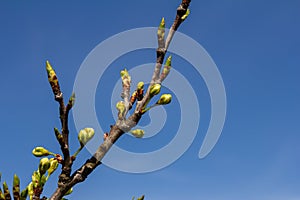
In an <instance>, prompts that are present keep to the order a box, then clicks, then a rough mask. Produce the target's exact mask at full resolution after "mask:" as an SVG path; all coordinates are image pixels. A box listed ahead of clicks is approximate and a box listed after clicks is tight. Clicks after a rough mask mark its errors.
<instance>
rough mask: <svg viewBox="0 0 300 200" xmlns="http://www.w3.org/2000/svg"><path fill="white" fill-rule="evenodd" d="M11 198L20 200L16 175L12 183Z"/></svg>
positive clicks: (18, 180)
mask: <svg viewBox="0 0 300 200" xmlns="http://www.w3.org/2000/svg"><path fill="white" fill-rule="evenodd" d="M13 196H14V199H20V179H19V177H18V176H17V175H16V174H15V175H14V181H13Z"/></svg>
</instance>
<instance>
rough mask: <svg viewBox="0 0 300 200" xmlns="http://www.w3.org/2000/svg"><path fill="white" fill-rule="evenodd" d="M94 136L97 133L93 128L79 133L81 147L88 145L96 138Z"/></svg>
mask: <svg viewBox="0 0 300 200" xmlns="http://www.w3.org/2000/svg"><path fill="white" fill-rule="evenodd" d="M94 135H95V131H94V129H93V128H84V129H81V130H80V131H79V133H78V140H79V143H80V145H81V147H83V146H84V145H86V143H88V142H89V141H90V140H91V139H92V138H93V137H94Z"/></svg>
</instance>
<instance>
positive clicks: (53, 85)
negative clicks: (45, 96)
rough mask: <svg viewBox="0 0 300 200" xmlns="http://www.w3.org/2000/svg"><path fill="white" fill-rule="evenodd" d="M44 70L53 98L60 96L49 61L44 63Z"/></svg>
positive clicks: (56, 80)
mask: <svg viewBox="0 0 300 200" xmlns="http://www.w3.org/2000/svg"><path fill="white" fill-rule="evenodd" d="M46 70H47V74H48V81H49V83H50V85H51V88H52V91H53V93H54V95H55V96H57V95H60V94H61V92H60V88H59V83H58V79H57V76H56V73H55V71H54V70H53V68H52V66H51V65H50V63H49V61H48V60H47V61H46Z"/></svg>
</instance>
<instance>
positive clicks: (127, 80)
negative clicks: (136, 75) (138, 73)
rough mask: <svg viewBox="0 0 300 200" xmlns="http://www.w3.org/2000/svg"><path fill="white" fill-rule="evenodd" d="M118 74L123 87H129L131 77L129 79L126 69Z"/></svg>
mask: <svg viewBox="0 0 300 200" xmlns="http://www.w3.org/2000/svg"><path fill="white" fill-rule="evenodd" d="M120 74H121V78H122V83H123V86H125V87H130V83H131V77H130V75H129V73H128V71H127V69H124V70H122V71H121V72H120Z"/></svg>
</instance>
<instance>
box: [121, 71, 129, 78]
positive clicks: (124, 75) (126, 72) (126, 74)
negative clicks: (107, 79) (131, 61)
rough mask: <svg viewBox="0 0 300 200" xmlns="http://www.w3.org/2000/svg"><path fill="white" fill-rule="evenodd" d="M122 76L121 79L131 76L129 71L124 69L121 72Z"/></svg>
mask: <svg viewBox="0 0 300 200" xmlns="http://www.w3.org/2000/svg"><path fill="white" fill-rule="evenodd" d="M120 75H121V78H122V79H123V78H124V77H126V76H129V73H128V71H127V69H123V70H121V72H120Z"/></svg>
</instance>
